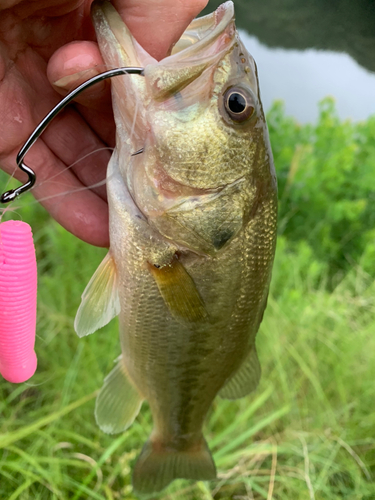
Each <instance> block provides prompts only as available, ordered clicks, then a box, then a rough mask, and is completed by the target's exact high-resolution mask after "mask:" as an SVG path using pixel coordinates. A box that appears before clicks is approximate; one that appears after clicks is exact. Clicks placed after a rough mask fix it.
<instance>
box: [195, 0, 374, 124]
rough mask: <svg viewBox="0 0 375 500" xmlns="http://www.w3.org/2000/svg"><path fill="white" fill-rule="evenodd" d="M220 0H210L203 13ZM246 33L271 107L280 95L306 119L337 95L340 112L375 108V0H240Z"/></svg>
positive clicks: (355, 115)
mask: <svg viewBox="0 0 375 500" xmlns="http://www.w3.org/2000/svg"><path fill="white" fill-rule="evenodd" d="M220 3H221V1H219V0H210V1H209V4H208V6H207V8H206V10H205V11H204V13H209V12H212V11H213V10H214V9H215V8H217V6H218V5H219V4H220ZM234 4H235V10H236V24H237V26H238V27H239V28H240V34H241V39H242V40H243V42H244V43H245V45H246V48H247V49H248V51H249V52H250V54H252V55H253V57H254V59H255V60H256V62H257V65H258V70H259V78H260V88H261V94H262V100H263V104H264V107H265V110H268V109H269V107H270V105H271V103H272V102H273V101H274V100H275V99H282V100H284V102H285V107H286V111H287V113H288V114H290V115H293V116H295V117H296V118H297V119H298V120H299V121H300V122H314V121H315V120H316V118H317V115H318V108H317V103H318V102H319V101H320V100H321V99H322V98H324V97H325V96H328V95H330V96H333V97H334V98H335V100H336V107H337V111H338V114H339V116H340V117H341V118H344V119H345V118H350V119H353V120H363V119H365V118H366V117H368V116H369V115H371V114H375V2H373V0H355V1H354V2H353V0H336V1H335V2H327V1H326V0H304V2H301V1H300V0H263V2H259V1H258V0H234Z"/></svg>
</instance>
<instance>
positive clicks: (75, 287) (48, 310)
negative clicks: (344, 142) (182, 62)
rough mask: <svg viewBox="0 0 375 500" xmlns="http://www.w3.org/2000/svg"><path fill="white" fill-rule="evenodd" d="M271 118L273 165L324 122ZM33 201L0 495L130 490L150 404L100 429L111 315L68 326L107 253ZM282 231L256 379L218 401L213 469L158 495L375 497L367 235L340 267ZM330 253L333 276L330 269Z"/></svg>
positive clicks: (1, 436) (97, 495) (374, 326)
mask: <svg viewBox="0 0 375 500" xmlns="http://www.w3.org/2000/svg"><path fill="white" fill-rule="evenodd" d="M277 112H279V111H277ZM280 116H281V115H280ZM278 119H279V120H281V122H280V123H281V124H280V127H281V128H277V127H276V125H275V122H274V123H273V124H272V130H271V133H272V134H273V138H272V139H273V143H275V149H276V151H275V152H276V155H275V156H276V161H279V164H281V163H282V161H281V160H282V158H284V160H285V161H284V160H283V161H284V163H285V165H286V164H287V158H292V157H293V155H295V154H296V151H298V147H299V144H300V142H299V141H301V135H304V139H303V140H304V141H305V142H306V141H308V140H311V141H313V138H312V136H313V135H314V134H316V135H317V137H318V138H319V137H320V138H321V135H322V134H323V133H324V134H326V133H327V128H325V129H324V130H323V132H318V131H317V128H318V126H319V125H318V126H317V128H315V129H312V128H311V127H310V129H309V131H308V133H307V129H306V127H305V128H304V127H299V126H298V125H297V124H295V123H294V124H293V123H292V122H289V123H290V124H291V123H292V125H293V127H292V126H291V125H290V126H291V128H290V130H289V131H288V134H289V135H287V137H286V132H285V120H286V118H285V117H282V116H281V118H280V117H279V118H278ZM283 120H284V121H283ZM283 124H284V125H283ZM338 125H340V126H341V127H343V126H344V125H343V124H338ZM338 125H337V126H338ZM350 126H351V127H354V126H353V125H350ZM361 127H363V128H364V127H365V125H364V124H362V125H361ZM356 133H357V135H358V133H359V132H358V129H356ZM293 134H294V135H293ZM309 134H310V135H309ZM319 134H320V135H319ZM283 137H284V138H285V140H284V143H285V149H283V148H282V147H281V145H280V144H281V142H280V141H281V139H282V138H283ZM306 137H310V139H307V138H306ZM293 140H294V142H293ZM337 147H340V146H337ZM288 148H289V149H290V152H288V151H289V150H288V151H287V149H288ZM293 148H294V149H293ZM311 150H312V151H315V150H314V148H313V146H312V149H311ZM293 151H294V152H293ZM316 154H317V153H315V152H314V155H316ZM288 155H289V156H288ZM314 157H315V156H314ZM350 161H352V160H350ZM311 163H313V159H311V162H310V165H311ZM290 165H291V162H290V163H289V167H290ZM323 167H324V162H323V164H322V168H323ZM284 168H286V167H284V164H282V166H281V167H280V172H281V174H283V172H284V170H283V169H284ZM300 168H301V169H302V170H303V166H302V167H300ZM335 168H336V166H335ZM301 175H302V174H301ZM338 175H344V174H342V172H341V171H340V172H339V173H338ZM348 175H349V176H350V175H351V173H350V171H349V173H348ZM3 179H4V177H0V181H1V182H0V185H3V182H2V180H3ZM373 181H375V178H374V179H373ZM281 183H282V182H281ZM342 183H343V184H344V181H342ZM374 184H375V183H374V182H373V185H374ZM366 188H367V187H366ZM283 189H284V188H283V187H282V190H281V191H282V192H283ZM288 189H289V190H290V193H289V194H288V193H287V195H284V201H285V197H286V196H288V200H291V201H290V204H291V203H292V202H293V203H295V200H296V199H297V194H296V193H294V189H300V186H296V187H295V186H294V185H293V183H292V185H291V186H290V188H288ZM309 189H310V196H313V195H312V194H311V193H313V189H312V188H311V186H310V187H309ZM316 189H318V190H321V189H322V187H321V186H319V185H318V186H317V188H316ZM372 189H374V188H372ZM30 200H31V198H28V197H24V199H23V200H22V202H20V204H21V205H24V207H23V208H20V209H19V210H17V213H18V214H20V215H22V218H23V219H24V220H26V221H27V222H29V223H30V224H31V225H32V227H33V229H34V233H35V240H36V245H37V253H38V263H39V288H38V290H39V305H38V327H37V341H36V349H37V354H38V360H39V363H38V370H37V373H36V375H35V376H34V377H33V378H32V379H31V380H30V381H29V382H27V383H24V384H20V385H12V384H10V383H8V382H6V381H4V380H2V381H0V499H1V500H3V499H4V500H16V499H19V500H26V499H33V500H47V499H48V500H50V499H51V500H66V499H74V500H78V499H100V500H104V499H107V500H115V499H129V500H131V499H135V498H136V497H135V496H134V495H133V494H132V488H131V484H130V473H131V468H132V466H133V465H134V462H135V459H136V457H137V455H138V453H139V452H140V449H141V447H142V444H143V442H144V441H145V439H146V438H147V436H148V434H149V432H150V430H151V427H152V419H151V416H150V413H149V410H148V408H147V405H146V404H145V405H144V406H143V408H142V411H141V414H140V415H139V417H138V418H137V419H136V422H135V423H134V425H133V426H132V427H131V428H130V429H129V430H128V431H127V432H126V433H124V434H120V435H117V436H108V435H105V434H103V433H102V432H101V431H100V430H99V429H98V428H97V426H96V424H95V420H94V415H93V409H94V398H95V394H96V392H97V390H98V389H99V388H100V387H101V384H102V381H103V378H104V377H105V375H106V374H107V373H108V372H109V371H110V370H111V367H112V366H113V360H114V359H115V358H116V357H117V356H118V355H119V353H120V348H119V341H118V327H117V321H114V322H112V323H111V324H110V325H108V326H107V327H105V328H103V329H102V330H101V331H99V332H96V333H95V334H93V335H91V336H89V337H86V338H84V339H78V337H77V336H76V334H75V333H74V330H73V321H74V316H75V312H76V310H77V307H78V305H79V302H80V295H81V293H82V291H83V289H84V287H85V285H86V284H87V282H88V280H89V278H90V277H91V275H92V274H93V272H94V271H95V269H96V267H97V265H98V264H99V262H100V261H101V259H102V257H103V256H104V254H105V252H104V251H103V250H101V249H97V248H93V247H90V246H88V245H86V244H84V243H82V242H79V241H78V240H77V239H75V238H74V237H73V236H71V235H70V234H68V233H66V232H65V231H64V230H63V229H62V228H60V227H59V226H57V224H55V223H54V222H53V221H51V220H50V219H49V218H48V216H47V215H46V214H45V213H44V211H43V210H42V209H41V208H40V207H39V206H38V205H36V204H34V205H30V204H29V202H30ZM293 200H294V201H293ZM339 201H340V200H338V201H337V202H339ZM301 203H302V202H301ZM302 205H303V204H302ZM289 206H290V205H289ZM288 210H289V209H286V208H285V207H284V208H283V207H281V214H282V220H283V221H284V223H285V220H287V218H288V217H289V218H291V219H292V218H293V213H294V212H293V210H294V207H292V208H290V210H291V211H292V212H293V213H292V212H290V211H288ZM13 215H14V214H13ZM330 216H331V215H330V214H327V219H326V220H325V222H326V225H327V226H328V227H329V228H330V227H331V225H330V224H331V222H330V221H331V219H330V218H329V217H330ZM309 220H310V219H309ZM319 221H321V215H320V212H319ZM310 222H311V221H310ZM310 222H309V223H310ZM323 222H324V221H323ZM311 224H312V222H311ZM288 231H289V229H288V230H286V229H285V226H283V228H281V233H282V234H281V235H280V237H279V241H278V248H277V256H276V262H275V268H274V277H273V283H272V289H271V294H270V298H269V303H268V307H267V311H266V314H265V317H264V320H263V323H262V325H261V328H260V331H259V334H258V351H259V356H260V360H261V365H262V370H263V376H262V381H261V384H260V386H259V388H258V390H257V391H256V392H255V393H254V394H253V395H251V396H249V397H247V398H244V399H242V400H238V401H234V402H233V401H224V400H220V399H217V400H216V401H215V402H214V405H213V407H212V410H211V412H210V415H209V418H208V420H207V425H206V429H205V435H206V437H207V440H208V442H209V445H210V447H211V449H212V451H213V454H214V457H215V460H216V463H217V466H218V473H219V474H218V480H217V481H214V482H211V483H196V484H194V483H191V482H188V481H182V480H181V481H176V482H175V483H173V484H172V485H171V487H169V488H168V489H167V490H166V491H165V492H163V493H162V494H160V495H159V496H155V497H154V498H158V499H164V500H167V499H169V500H175V499H176V500H177V499H184V500H188V499H191V500H199V499H202V500H203V499H204V500H206V499H212V498H215V499H223V500H227V499H228V500H229V499H238V500H239V499H265V500H270V499H274V500H312V499H316V500H341V499H347V500H360V499H361V500H373V499H374V498H375V484H374V482H373V476H374V474H375V407H374V401H375V384H374V380H375V363H374V362H373V355H374V352H375V335H374V331H375V285H374V280H373V275H372V274H373V273H371V268H370V266H369V256H370V255H373V254H374V252H375V249H374V248H375V243H374V241H372V242H371V241H370V240H366V241H365V242H364V241H361V242H359V243H358V242H356V246H355V252H357V253H355V259H354V257H353V259H352V260H351V261H350V259H349V261H350V265H347V264H346V263H344V261H343V260H342V253H340V252H338V250H337V248H338V247H337V246H336V245H332V252H331V254H329V255H327V254H326V253H325V254H324V255H323V256H321V255H320V254H319V251H318V242H315V241H314V242H312V241H309V238H308V237H306V238H303V237H301V234H300V233H301V231H300V232H298V231H297V232H296V231H295V232H293V234H292V235H291V234H290V233H289V232H288ZM353 231H357V227H355V228H354V229H353ZM366 231H370V229H368V228H367V227H366ZM328 233H329V232H328ZM328 233H327V234H328ZM335 234H336V233H335ZM333 239H334V241H335V242H336V241H337V240H338V239H337V238H336V239H335V238H333ZM327 241H328V240H325V244H326V243H327ZM360 245H362V246H360ZM371 245H372V246H371ZM329 248H331V247H330V246H329V241H328V243H327V252H329ZM353 251H354V250H353ZM346 255H348V254H346ZM335 259H336V260H335ZM332 262H336V264H337V265H336V266H334V267H335V269H336V274H334V275H333V274H332V272H330V271H331V268H327V266H331V265H333V264H332ZM363 263H364V264H363ZM362 264H363V265H362ZM337 269H338V271H337ZM337 273H339V275H337Z"/></svg>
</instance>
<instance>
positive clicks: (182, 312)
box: [149, 256, 208, 322]
mask: <svg viewBox="0 0 375 500" xmlns="http://www.w3.org/2000/svg"><path fill="white" fill-rule="evenodd" d="M149 269H150V271H151V274H152V275H153V277H154V279H155V281H156V284H157V285H158V288H159V291H160V293H161V296H162V297H163V299H164V302H165V303H166V305H167V307H168V309H169V310H170V312H171V314H172V316H174V317H175V318H176V319H177V320H184V321H185V322H186V321H188V322H196V321H202V320H204V319H206V318H207V317H208V314H207V311H206V308H205V304H204V302H203V299H202V297H201V296H200V294H199V292H198V290H197V287H196V286H195V283H194V281H193V279H192V277H191V276H190V275H189V273H188V272H187V271H186V269H185V268H184V266H183V265H182V264H181V262H180V261H179V260H178V258H177V256H175V257H174V258H173V260H172V262H171V263H170V264H167V265H166V266H163V267H160V268H157V267H155V266H153V265H152V264H149Z"/></svg>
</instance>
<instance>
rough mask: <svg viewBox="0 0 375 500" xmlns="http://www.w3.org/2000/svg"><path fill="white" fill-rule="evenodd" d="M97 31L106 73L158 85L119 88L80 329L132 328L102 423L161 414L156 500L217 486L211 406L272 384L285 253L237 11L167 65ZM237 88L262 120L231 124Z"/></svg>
mask: <svg viewBox="0 0 375 500" xmlns="http://www.w3.org/2000/svg"><path fill="white" fill-rule="evenodd" d="M93 21H94V26H95V28H96V31H97V36H98V41H99V46H100V48H101V51H102V54H103V57H104V59H105V61H106V63H107V64H108V65H109V66H110V67H115V66H117V67H118V66H144V67H145V78H144V79H142V78H140V77H137V76H126V77H123V78H118V79H114V80H113V84H112V85H113V105H114V113H115V119H116V125H117V142H116V150H115V152H114V154H113V156H112V158H111V161H110V164H109V166H108V175H107V178H108V183H107V186H108V202H109V207H110V239H111V248H110V252H109V256H108V257H107V260H106V261H105V263H104V264H103V266H102V267H101V268H99V270H98V271H97V273H96V274H95V275H94V277H93V280H92V281H91V282H90V284H89V286H88V289H87V292H85V294H86V295H85V294H84V296H83V301H82V304H81V307H80V310H79V312H78V314H77V320H76V330H77V333H78V334H79V335H80V336H83V335H86V334H88V333H91V332H92V331H94V330H95V329H96V327H97V325H98V324H100V326H102V324H103V322H107V321H108V318H109V317H110V316H114V315H115V314H116V313H119V319H120V341H121V349H122V358H121V360H120V361H119V362H118V364H117V365H116V367H115V369H114V370H113V372H112V373H111V374H110V375H109V377H107V379H106V381H105V384H104V386H103V389H102V391H101V393H100V395H99V397H98V401H97V406H96V417H97V421H98V423H99V425H100V426H101V427H102V428H103V429H104V430H105V431H106V432H120V431H122V430H124V429H126V428H127V427H128V426H129V425H131V423H132V421H133V420H134V418H135V416H136V414H137V412H138V411H139V408H140V406H141V404H142V400H144V399H145V400H147V401H148V403H149V405H150V409H151V412H152V416H153V420H154V430H153V432H152V434H151V437H150V440H149V441H148V442H147V443H146V445H145V447H144V449H143V451H142V453H141V455H140V457H139V460H138V462H137V464H136V466H135V470H134V476H133V484H134V487H135V489H136V490H137V491H138V492H139V493H141V494H148V493H152V492H155V491H159V490H161V489H163V488H164V487H165V486H167V485H168V484H169V483H170V482H171V481H172V480H173V479H175V478H177V477H184V478H188V479H213V478H214V477H215V475H216V471H215V465H214V463H213V460H212V457H211V455H210V452H209V450H208V447H207V445H206V442H205V440H204V437H203V434H202V426H203V423H204V419H205V417H206V415H207V412H208V410H209V408H210V405H211V403H212V401H213V399H214V398H215V396H216V395H217V394H218V393H219V394H221V395H222V396H223V397H228V398H236V397H242V396H244V395H246V394H248V393H249V392H251V390H253V389H254V388H255V387H256V385H257V383H258V380H259V377H260V367H259V362H258V358H257V355H256V348H255V336H256V333H257V331H258V328H259V325H260V322H261V320H262V317H263V312H264V309H265V306H266V301H267V294H268V287H269V283H270V278H271V270H272V263H273V258H274V251H275V241H276V217H277V188H276V178H275V171H274V166H273V160H272V152H271V148H270V144H269V139H268V132H267V127H266V122H265V118H264V114H263V110H262V105H261V100H260V95H259V86H258V79H257V71H256V66H255V63H254V61H253V59H252V57H251V56H250V55H249V54H248V53H247V52H246V49H245V48H244V46H243V45H242V42H241V41H240V39H239V36H238V34H237V32H236V30H235V26H234V18H233V4H232V3H231V2H227V3H226V4H224V5H223V6H221V7H220V8H219V9H218V10H217V11H216V12H215V13H214V14H212V15H211V16H206V17H205V18H201V19H198V20H195V21H193V23H192V24H191V25H190V27H189V28H188V30H187V31H186V32H185V34H184V35H183V37H182V39H181V41H180V42H179V43H178V44H177V46H176V47H175V48H174V51H173V52H172V54H171V56H170V57H168V58H166V59H164V60H162V61H161V62H159V63H158V62H156V61H155V60H153V59H152V58H151V57H150V56H149V55H148V54H147V53H145V51H144V50H143V49H142V48H141V47H140V46H139V45H138V44H137V42H136V41H135V40H134V39H133V37H132V36H131V34H130V33H129V31H128V30H127V28H126V26H125V24H124V23H123V22H122V21H121V20H120V18H119V16H118V14H117V13H116V11H115V10H114V9H113V7H112V6H111V5H110V4H109V3H107V2H95V3H94V7H93ZM230 89H234V90H233V91H238V92H239V93H240V94H242V95H244V96H245V98H246V99H247V102H248V105H250V106H252V107H253V108H254V112H253V114H252V115H251V116H250V117H249V118H247V119H244V120H243V121H239V120H237V115H234V117H235V119H233V115H231V114H230V113H228V106H229V105H228V101H227V100H226V99H229V97H228V96H229V95H230V92H232V91H231V90H230ZM228 92H229V93H228ZM239 107H240V108H241V102H240V104H239ZM246 109H249V108H248V107H246ZM250 111H251V110H250ZM135 114H136V120H134V115H135ZM140 148H144V152H143V153H142V154H139V155H137V156H133V157H131V156H130V155H131V153H133V152H134V151H137V150H139V149H140ZM99 292H100V293H99ZM98 304H99V305H98ZM95 309H96V310H99V311H100V314H98V316H100V318H97V317H96V315H95V313H94V312H93V311H94V310H95ZM103 311H104V313H103ZM103 318H105V319H103Z"/></svg>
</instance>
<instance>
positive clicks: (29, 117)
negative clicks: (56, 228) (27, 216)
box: [0, 0, 208, 246]
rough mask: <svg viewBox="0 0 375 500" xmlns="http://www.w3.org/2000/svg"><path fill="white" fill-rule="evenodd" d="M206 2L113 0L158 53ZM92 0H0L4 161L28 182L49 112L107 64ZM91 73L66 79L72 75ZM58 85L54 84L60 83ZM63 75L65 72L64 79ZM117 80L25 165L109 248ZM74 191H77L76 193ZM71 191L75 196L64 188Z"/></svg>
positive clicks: (78, 109)
mask: <svg viewBox="0 0 375 500" xmlns="http://www.w3.org/2000/svg"><path fill="white" fill-rule="evenodd" d="M207 1H208V0H179V1H176V0H113V4H114V6H115V7H116V9H117V10H118V11H119V12H120V14H121V16H122V18H123V19H124V20H125V22H126V24H127V26H128V27H129V29H130V30H131V32H132V33H133V35H134V36H135V38H136V39H137V40H138V42H139V43H140V44H141V45H142V46H143V47H144V48H145V49H146V51H147V52H149V53H150V54H151V55H152V56H153V57H155V58H156V59H158V60H160V59H162V58H163V57H165V55H166V54H167V52H168V50H169V48H170V47H171V45H172V44H173V43H175V42H176V41H177V40H178V39H179V38H180V36H181V34H182V33H183V31H184V30H185V29H186V27H187V25H188V24H189V23H190V22H191V20H192V19H193V18H194V17H196V15H197V14H199V12H200V11H201V10H202V9H203V8H204V6H205V5H206V4H207ZM90 4H91V0H38V1H34V2H30V1H29V0H8V1H6V2H3V1H0V117H1V119H0V166H1V168H2V169H3V170H5V171H6V172H8V173H9V174H13V173H14V174H15V177H17V178H18V179H19V180H22V181H24V180H25V179H24V177H23V174H22V173H20V171H19V169H16V171H15V166H16V156H17V153H18V151H19V149H20V148H21V147H22V145H23V144H24V142H25V141H26V140H27V138H28V137H29V135H30V133H31V132H32V131H33V130H34V128H35V127H36V126H37V124H38V123H39V122H40V121H41V119H42V118H43V117H44V116H45V115H46V114H47V113H48V112H49V111H50V110H51V109H52V107H53V106H55V105H56V104H57V102H58V101H59V100H60V99H61V95H65V94H66V93H67V91H70V90H72V89H73V88H75V87H76V86H77V85H78V84H79V83H82V82H83V81H84V80H87V79H88V78H90V77H92V76H94V75H95V74H98V73H101V72H102V71H104V70H105V66H104V65H103V60H102V58H101V56H100V53H99V49H98V46H97V44H96V43H95V33H94V30H93V27H92V24H91V20H90ZM79 72H84V73H83V74H82V76H81V78H77V76H75V77H72V78H70V79H69V78H68V79H67V80H68V81H66V79H65V84H66V85H65V88H64V87H61V79H62V78H64V77H67V76H68V75H74V74H76V73H79ZM59 80H60V86H56V85H54V83H55V82H57V83H59ZM63 81H64V80H63ZM109 89H110V83H109V81H108V80H107V81H105V82H102V83H100V84H98V85H95V86H94V87H91V89H90V90H87V91H85V93H84V94H82V95H81V96H80V97H79V98H78V99H77V101H78V103H76V104H75V105H72V106H69V107H68V108H67V109H66V110H65V111H64V112H62V113H61V114H60V115H59V116H58V117H57V118H55V119H54V120H53V122H52V123H51V125H50V126H49V127H48V128H47V129H46V131H45V132H44V133H43V135H42V137H41V139H39V140H38V141H37V142H36V143H35V145H34V146H33V147H32V148H31V150H30V152H29V153H28V154H27V156H26V159H25V163H26V164H27V165H29V166H30V167H31V168H32V169H33V170H34V171H35V172H36V174H37V184H36V186H35V187H34V189H33V194H34V195H35V197H36V198H37V199H40V200H41V203H42V204H43V205H44V207H45V208H46V209H47V210H48V211H49V212H50V214H51V215H52V216H53V217H54V218H55V219H56V220H57V221H58V222H59V223H60V224H61V225H63V226H64V227H65V228H66V229H67V230H68V231H70V232H72V233H73V234H75V235H76V236H78V237H79V238H81V239H83V240H84V241H87V242H88V243H91V244H93V245H97V246H108V245H109V237H108V206H107V203H106V189H105V186H100V187H93V188H91V189H83V188H84V187H85V186H92V185H95V184H98V183H100V181H102V180H103V179H104V178H105V172H106V167H107V163H108V161H109V158H110V155H111V152H110V151H109V150H104V151H101V152H98V153H96V154H95V155H93V156H88V157H87V158H86V159H83V160H82V161H80V162H79V163H78V164H77V165H73V166H72V167H71V168H69V169H68V168H67V167H70V166H71V165H72V164H73V163H74V162H76V161H77V160H79V159H80V158H82V157H84V156H85V155H87V154H88V153H90V152H92V151H94V150H97V149H100V148H104V147H106V146H107V147H108V146H109V147H113V146H114V134H115V126H114V121H113V115H112V109H111V99H110V92H109ZM75 190H79V191H78V192H76V193H74V191H75ZM67 192H70V194H63V193H67Z"/></svg>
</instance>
